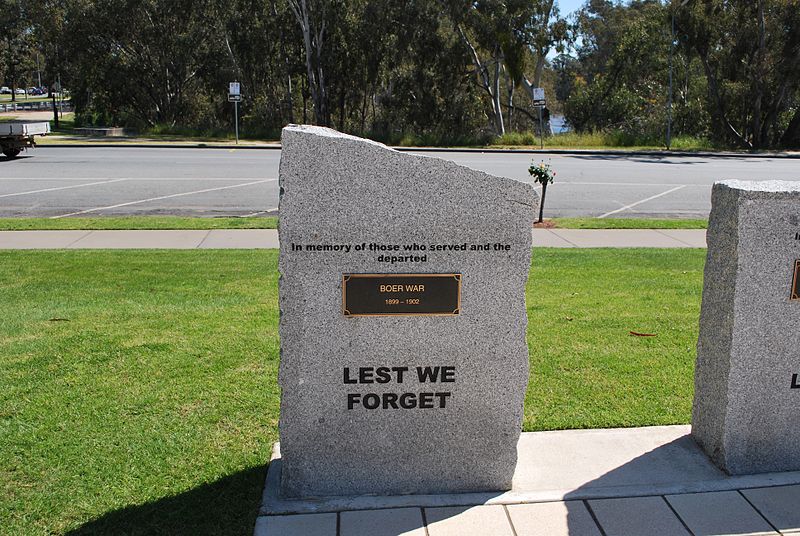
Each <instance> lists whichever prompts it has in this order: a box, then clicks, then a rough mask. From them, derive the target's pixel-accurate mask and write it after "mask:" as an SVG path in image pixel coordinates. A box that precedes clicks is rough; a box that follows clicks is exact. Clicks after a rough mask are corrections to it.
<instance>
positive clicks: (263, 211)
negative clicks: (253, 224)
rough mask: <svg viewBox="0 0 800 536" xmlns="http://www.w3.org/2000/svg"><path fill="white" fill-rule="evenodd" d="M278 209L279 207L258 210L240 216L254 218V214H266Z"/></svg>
mask: <svg viewBox="0 0 800 536" xmlns="http://www.w3.org/2000/svg"><path fill="white" fill-rule="evenodd" d="M276 210H278V207H272V208H268V209H267V210H260V211H258V212H253V213H252V214H245V215H244V216H239V217H240V218H252V217H253V216H258V215H259V214H266V213H267V212H274V211H276Z"/></svg>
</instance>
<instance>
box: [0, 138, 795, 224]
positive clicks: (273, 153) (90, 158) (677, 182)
mask: <svg viewBox="0 0 800 536" xmlns="http://www.w3.org/2000/svg"><path fill="white" fill-rule="evenodd" d="M415 152H416V151H415ZM419 154H427V155H430V156H436V157H439V158H446V159H448V160H453V161H455V162H457V163H459V164H462V165H465V166H469V167H471V168H474V169H480V170H483V171H486V172H488V173H491V174H493V175H501V176H507V177H512V178H515V179H518V180H522V181H526V182H530V177H529V175H528V172H527V168H528V166H529V165H530V163H531V160H532V158H534V157H535V159H536V161H537V162H538V161H540V160H544V161H546V162H549V163H550V164H551V165H552V166H553V168H554V169H555V170H556V173H557V176H556V182H555V184H553V185H552V186H551V187H549V188H548V190H547V199H546V203H545V215H546V216H550V217H557V216H562V217H572V216H592V217H676V218H697V217H707V216H708V212H709V210H710V208H711V202H710V196H711V184H712V183H713V182H714V181H716V180H721V179H744V180H768V179H783V180H792V181H800V160H798V159H784V158H748V157H733V158H731V157H727V158H717V157H683V156H635V155H630V156H626V155H547V154H536V155H531V154H519V153H474V152H453V153H450V152H448V153H442V152H436V153H425V152H422V151H419ZM279 159H280V151H279V150H276V149H264V150H253V149H238V150H237V149H193V148H183V149H181V148H134V147H112V148H104V147H67V146H62V147H39V148H37V149H34V150H31V151H28V152H27V153H24V156H23V157H21V158H18V159H16V160H5V159H2V158H0V216H3V217H7V216H46V217H66V216H78V215H82V216H94V215H134V214H137V215H138V214H149V215H157V214H175V215H194V216H250V215H268V214H276V213H277V206H278V182H277V179H278V162H279Z"/></svg>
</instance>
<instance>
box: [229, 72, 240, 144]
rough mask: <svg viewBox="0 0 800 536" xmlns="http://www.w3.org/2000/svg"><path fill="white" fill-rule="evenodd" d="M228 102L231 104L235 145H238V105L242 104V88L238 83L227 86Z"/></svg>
mask: <svg viewBox="0 0 800 536" xmlns="http://www.w3.org/2000/svg"><path fill="white" fill-rule="evenodd" d="M228 102H232V103H233V122H234V125H235V128H236V144H237V145H238V144H239V103H240V102H242V88H241V85H240V84H239V82H231V83H230V84H228Z"/></svg>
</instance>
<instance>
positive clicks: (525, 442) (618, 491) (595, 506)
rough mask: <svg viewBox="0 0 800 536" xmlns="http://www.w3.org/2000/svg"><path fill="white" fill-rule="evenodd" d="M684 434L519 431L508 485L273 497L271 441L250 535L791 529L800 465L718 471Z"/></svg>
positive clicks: (799, 494)
mask: <svg viewBox="0 0 800 536" xmlns="http://www.w3.org/2000/svg"><path fill="white" fill-rule="evenodd" d="M689 433H690V427H689V426H685V425H677V426H650V427H642V428H624V429H604V430H602V429H601V430H563V431H554V432H533V433H524V434H522V436H521V437H520V440H519V443H518V447H517V453H518V463H517V468H516V471H515V473H514V480H513V488H512V489H511V490H510V491H507V492H497V493H468V494H441V495H404V496H394V497H379V496H359V497H336V498H327V499H326V498H319V499H314V500H285V499H280V498H279V497H278V495H277V490H278V484H279V479H280V470H281V459H280V448H279V446H277V445H276V448H275V452H274V453H273V458H272V462H271V464H270V467H269V472H268V474H267V482H266V486H265V490H264V497H263V503H262V507H261V511H260V516H259V518H258V521H257V522H256V527H255V536H277V535H280V536H300V535H302V536H398V535H401V534H402V535H407V536H484V535H492V536H499V535H508V536H533V535H536V536H565V535H578V536H600V535H607V536H612V535H636V536H640V535H641V536H644V535H659V536H664V535H691V534H695V535H701V534H702V535H722V534H781V533H782V534H787V533H793V534H797V533H800V508H798V505H800V472H785V473H767V474H760V475H747V476H728V475H726V474H725V473H723V472H722V471H720V470H719V469H717V468H716V467H715V466H714V465H713V464H712V463H711V462H710V461H709V459H708V457H707V456H706V455H705V454H704V453H703V452H702V451H701V450H700V448H699V447H698V446H697V444H696V443H695V442H694V440H693V439H692V438H691V436H690V435H689ZM478 470H479V468H478Z"/></svg>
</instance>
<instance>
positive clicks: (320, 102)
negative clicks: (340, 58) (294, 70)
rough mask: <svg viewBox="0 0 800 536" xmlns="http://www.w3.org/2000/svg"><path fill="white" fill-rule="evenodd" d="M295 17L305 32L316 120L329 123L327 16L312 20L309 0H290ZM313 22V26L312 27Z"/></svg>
mask: <svg viewBox="0 0 800 536" xmlns="http://www.w3.org/2000/svg"><path fill="white" fill-rule="evenodd" d="M289 6H290V7H291V8H292V12H293V13H294V16H295V19H296V20H297V23H298V24H299V25H300V29H301V30H302V32H303V46H304V48H305V56H306V76H308V87H309V89H310V90H311V101H312V102H313V103H314V122H315V123H316V124H318V125H325V126H327V125H328V113H327V109H326V106H325V103H326V102H327V101H326V98H327V96H326V95H325V77H324V73H323V69H322V62H321V60H322V41H323V38H324V35H325V17H324V15H320V14H317V16H318V18H321V19H322V20H317V21H312V20H311V13H310V11H311V9H310V7H309V4H308V2H307V0H289ZM312 23H313V27H312Z"/></svg>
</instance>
